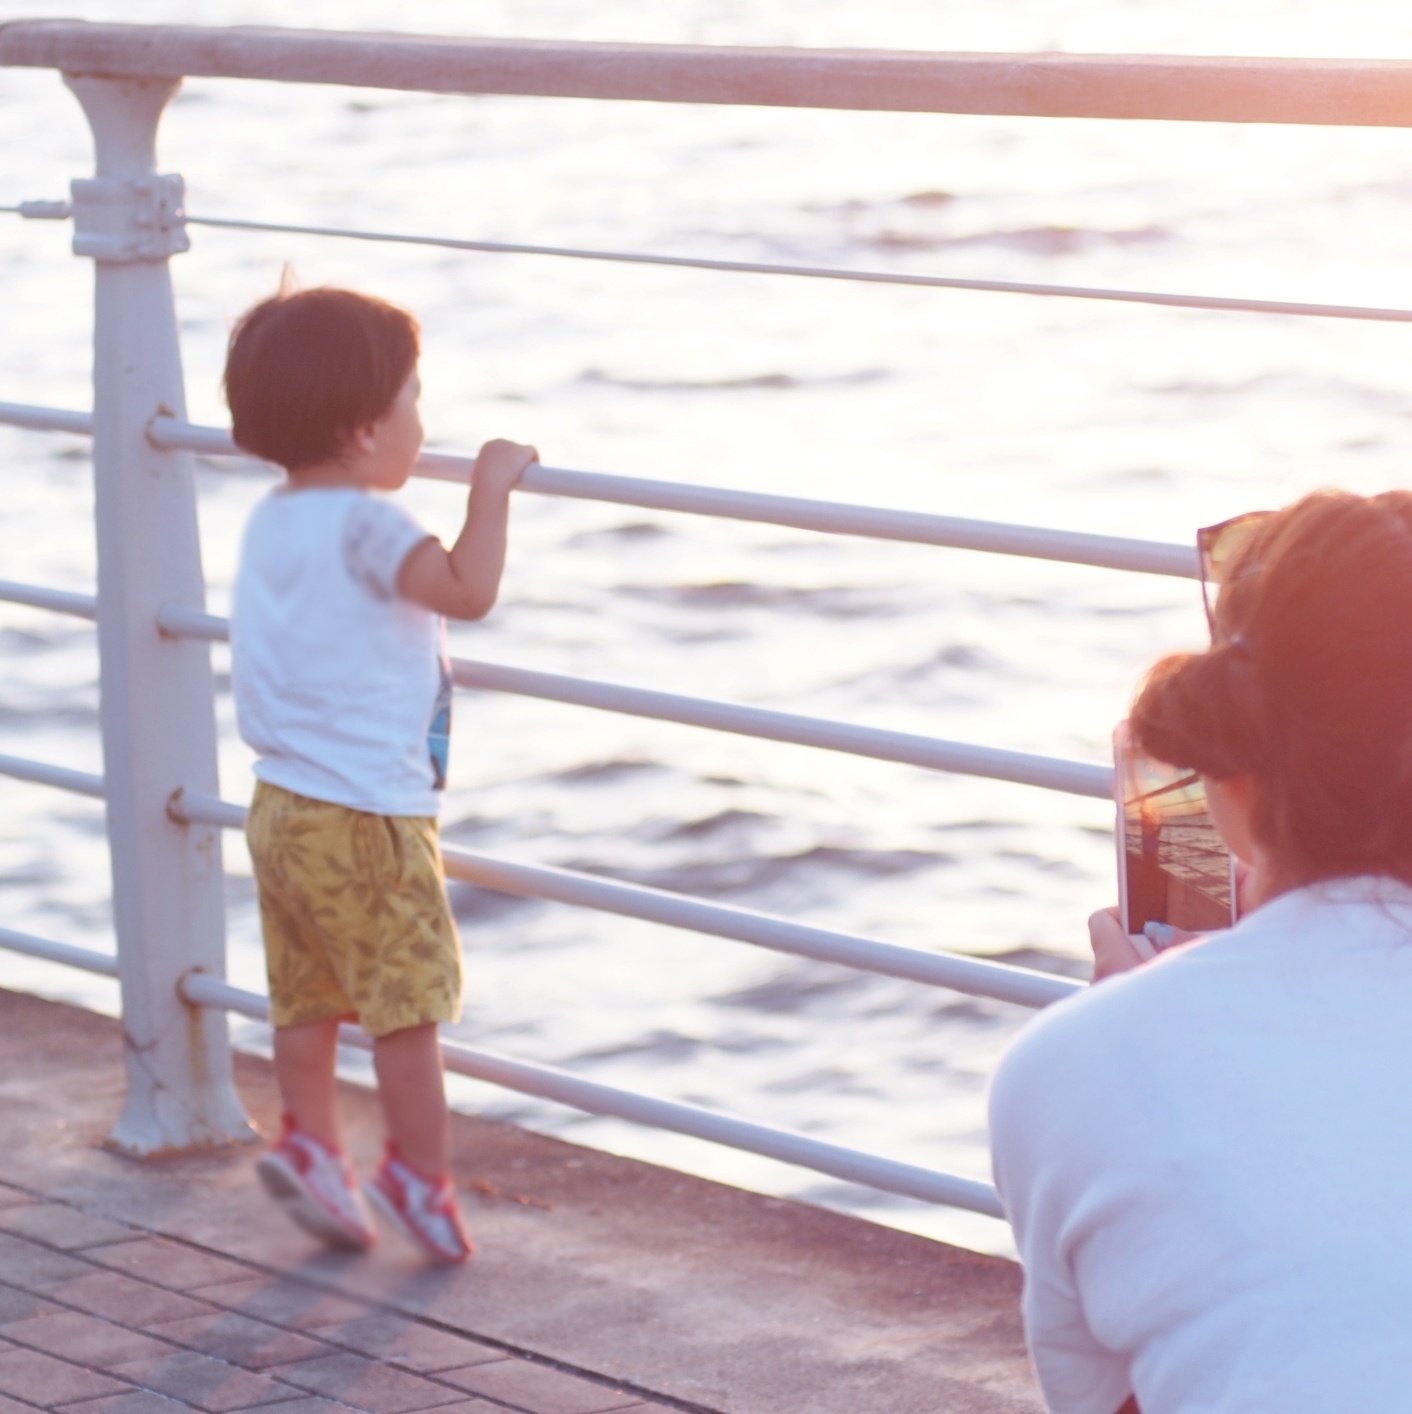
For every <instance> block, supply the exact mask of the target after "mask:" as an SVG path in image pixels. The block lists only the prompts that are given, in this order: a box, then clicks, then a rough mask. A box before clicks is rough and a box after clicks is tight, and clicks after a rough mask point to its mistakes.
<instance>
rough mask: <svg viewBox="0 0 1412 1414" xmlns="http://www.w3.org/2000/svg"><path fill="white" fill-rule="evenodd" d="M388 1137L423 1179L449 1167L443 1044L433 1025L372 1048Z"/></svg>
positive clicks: (387, 1038)
mask: <svg viewBox="0 0 1412 1414" xmlns="http://www.w3.org/2000/svg"><path fill="white" fill-rule="evenodd" d="M373 1065H374V1067H375V1069H376V1070H377V1077H378V1096H379V1098H380V1099H381V1100H382V1112H383V1115H384V1116H385V1118H386V1120H387V1132H388V1134H389V1135H390V1136H391V1138H392V1142H393V1143H394V1144H395V1145H396V1146H397V1152H398V1153H399V1154H400V1155H401V1156H402V1159H403V1161H404V1162H405V1163H406V1164H407V1165H408V1166H409V1167H410V1168H412V1169H414V1170H415V1171H416V1172H417V1173H419V1174H421V1175H423V1177H425V1178H431V1179H435V1178H440V1177H441V1175H442V1174H444V1173H445V1172H446V1171H447V1170H448V1169H449V1168H450V1166H451V1156H450V1138H449V1134H448V1123H447V1116H446V1087H445V1085H444V1084H443V1081H442V1074H441V1039H440V1037H439V1036H438V1035H437V1032H436V1024H435V1023H434V1022H428V1023H427V1024H426V1025H425V1026H409V1027H407V1028H406V1030H404V1031H393V1032H391V1033H390V1034H388V1035H386V1036H380V1037H378V1039H377V1040H376V1041H375V1042H374V1043H373Z"/></svg>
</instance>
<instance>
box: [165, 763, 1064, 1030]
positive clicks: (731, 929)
mask: <svg viewBox="0 0 1412 1414" xmlns="http://www.w3.org/2000/svg"><path fill="white" fill-rule="evenodd" d="M171 809H172V813H173V815H174V816H175V817H176V818H177V819H180V820H184V821H187V822H189V823H192V824H204V825H218V826H220V827H222V828H225V829H240V828H241V826H242V825H243V824H244V823H245V813H246V812H245V811H244V810H243V809H242V808H241V807H240V806H238V805H235V804H232V803H231V802H229V801H224V800H217V799H216V798H214V797H213V796H208V795H205V794H202V793H200V792H196V791H188V790H184V791H181V792H180V793H179V794H178V795H177V796H176V797H175V798H174V800H173V803H172V807H171ZM442 855H443V858H444V860H445V864H446V872H447V874H448V875H449V876H450V877H452V878H454V879H460V880H462V881H463V882H465V883H469V884H476V885H478V886H479V887H481V888H484V889H491V890H493V891H494V892H496V893H502V894H512V895H515V896H516V897H520V898H539V899H549V900H552V901H554V902H557V903H568V904H574V905H577V906H578V907H580V908H592V909H595V910H597V911H598V912H600V913H616V914H619V915H621V916H623V917H627V918H640V919H643V920H645V921H647V922H649V923H662V924H665V925H666V926H667V927H670V928H682V929H686V930H688V931H690V932H695V933H707V934H710V935H711V936H713V937H717V938H730V939H732V940H734V941H735V942H740V943H751V944H753V945H754V946H756V947H763V948H768V949H770V950H771V951H772V952H781V953H789V954H791V955H793V956H795V957H807V958H812V959H814V960H815V961H817V962H831V963H837V964H838V965H840V966H842V967H852V968H856V969H857V970H859V971H862V972H872V973H876V974H878V975H880V976H883V977H897V978H900V979H902V980H903V981H907V982H920V983H922V984H924V985H926V986H930V987H945V988H946V989H947V990H948V991H953V992H964V993H966V994H967V995H968V996H976V997H990V998H992V999H993V1000H995V1001H1004V1002H1013V1003H1015V1004H1016V1005H1017V1006H1028V1007H1044V1006H1049V1005H1050V1004H1051V1003H1052V1002H1057V1001H1062V1000H1063V999H1064V998H1065V997H1067V996H1070V995H1072V994H1073V993H1074V992H1078V991H1082V990H1083V984H1082V983H1081V982H1075V981H1073V980H1072V979H1070V978H1067V977H1053V976H1051V975H1049V974H1048V973H1044V972H1036V971H1034V970H1032V969H1030V968H1026V967H1012V966H1010V965H1009V964H1008V963H1003V962H992V961H990V960H988V959H986V958H977V957H965V956H963V955H961V954H959V953H933V952H923V951H922V950H921V949H920V948H904V947H898V946H897V945H896V944H894V943H880V942H878V941H877V940H876V939H873V938H862V937H858V936H857V935H855V934H852V933H837V932H833V931H832V930H830V929H826V928H814V927H810V926H809V925H807V924H804V923H794V922H792V921H790V920H789V919H787V918H776V917H774V916H772V915H770V914H767V913H757V912H756V911H754V910H753V909H748V908H736V907H733V906H731V905H729V904H720V903H708V902H707V901H706V900H704V899H696V898H691V897H689V896H687V895H685V894H675V893H669V892H667V891H666V890H665V889H653V888H648V887H646V886H644V885H642V884H626V883H622V882H620V881H618V880H616V879H604V878H601V877H599V876H597V875H594V874H584V873H580V872H578V871H577V870H572V869H557V868H554V867H552V866H550V865H544V864H522V863H518V862H517V861H515V860H510V859H502V858H499V857H497V856H496V855H491V854H481V853H478V852H475V851H472V850H466V849H460V848H456V847H454V846H450V845H448V846H446V847H444V848H443V850H442Z"/></svg>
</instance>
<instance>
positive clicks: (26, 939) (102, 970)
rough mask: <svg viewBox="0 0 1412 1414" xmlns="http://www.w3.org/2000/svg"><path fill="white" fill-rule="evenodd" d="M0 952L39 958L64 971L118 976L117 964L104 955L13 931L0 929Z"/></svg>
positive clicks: (69, 944)
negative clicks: (56, 963)
mask: <svg viewBox="0 0 1412 1414" xmlns="http://www.w3.org/2000/svg"><path fill="white" fill-rule="evenodd" d="M0 948H4V949H5V950H6V951H7V952H18V953H23V954H24V955H25V956H26V957H39V958H43V959H44V961H45V962H59V963H62V964H63V965H64V966H65V967H77V968H79V969H80V970H81V971H84V972H96V973H98V974H99V975H100V976H103V977H116V976H117V975H118V960H117V958H115V957H111V956H110V955H109V954H107V953H102V952H94V951H93V950H92V949H91V948H76V947H74V946H73V945H72V944H71V943H56V942H54V941H53V940H52V939H49V938H36V937H35V936H34V935H33V934H32V933H17V932H16V931H15V930H14V929H13V928H0Z"/></svg>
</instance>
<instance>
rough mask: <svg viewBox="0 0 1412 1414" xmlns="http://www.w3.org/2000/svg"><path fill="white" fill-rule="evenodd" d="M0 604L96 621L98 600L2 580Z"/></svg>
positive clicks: (0, 584) (68, 592) (89, 596)
mask: <svg viewBox="0 0 1412 1414" xmlns="http://www.w3.org/2000/svg"><path fill="white" fill-rule="evenodd" d="M0 602H3V603H6V604H27V605H28V606H29V607H30V608H32V609H51V610H53V612H54V613H56V614H69V615H70V616H72V617H73V618H76V619H89V620H95V619H97V617H98V600H97V597H96V596H94V595H92V594H75V593H73V592H72V591H71V590H68V589H45V588H44V587H43V586H42V585H38V584H16V583H15V582H14V581H13V580H9V579H0Z"/></svg>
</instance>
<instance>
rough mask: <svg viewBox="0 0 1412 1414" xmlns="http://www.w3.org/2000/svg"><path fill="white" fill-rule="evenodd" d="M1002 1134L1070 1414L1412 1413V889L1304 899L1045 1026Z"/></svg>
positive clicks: (1035, 1336)
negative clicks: (1138, 1413)
mask: <svg viewBox="0 0 1412 1414" xmlns="http://www.w3.org/2000/svg"><path fill="white" fill-rule="evenodd" d="M991 1137H992V1145H993V1151H994V1164H995V1181H996V1185H997V1187H998V1188H999V1190H1000V1194H1001V1197H1002V1199H1003V1200H1004V1203H1005V1209H1006V1212H1007V1214H1008V1215H1009V1217H1010V1221H1011V1224H1012V1225H1013V1227H1014V1230H1015V1236H1016V1240H1017V1242H1018V1244H1019V1249H1020V1256H1021V1258H1022V1260H1023V1262H1024V1266H1025V1324H1026V1329H1027V1332H1028V1337H1029V1342H1030V1348H1031V1351H1032V1353H1033V1355H1034V1360H1035V1364H1036V1366H1037V1368H1038V1371H1039V1376H1040V1381H1041V1384H1042V1385H1043V1388H1044V1393H1045V1397H1046V1399H1047V1400H1048V1403H1049V1407H1050V1409H1051V1410H1053V1411H1055V1414H1114V1411H1116V1410H1117V1409H1118V1407H1119V1406H1120V1405H1121V1404H1122V1403H1123V1402H1124V1400H1125V1399H1126V1398H1127V1397H1128V1395H1129V1393H1130V1392H1135V1393H1136V1394H1137V1397H1138V1402H1139V1404H1140V1405H1141V1407H1142V1411H1143V1414H1197V1412H1198V1411H1200V1414H1236V1411H1240V1414H1389V1411H1393V1410H1403V1409H1406V1410H1412V890H1409V889H1407V888H1404V887H1403V886H1401V885H1398V884H1395V883H1392V882H1391V881H1388V880H1374V879H1344V880H1339V881H1336V882H1334V883H1330V884H1322V885H1315V886H1312V887H1310V888H1306V889H1301V890H1298V891H1296V892H1294V893H1289V894H1285V895H1282V896H1281V897H1279V898H1277V899H1274V900H1273V901H1272V902H1270V903H1268V904H1266V905H1265V906H1264V907H1263V908H1261V909H1259V910H1257V911H1256V912H1255V913H1253V914H1251V915H1250V916H1249V917H1247V918H1245V919H1243V920H1242V921H1241V922H1240V923H1239V924H1238V925H1237V926H1236V927H1235V928H1233V929H1231V930H1230V931H1229V932H1226V933H1221V934H1217V935H1215V936H1213V937H1211V938H1209V939H1207V940H1205V941H1202V942H1199V943H1195V944H1192V945H1191V946H1188V947H1185V948H1181V949H1178V950H1176V951H1174V952H1172V953H1169V954H1166V955H1165V956H1164V957H1162V958H1161V959H1160V960H1158V961H1157V962H1154V963H1151V964H1149V965H1147V966H1145V967H1142V968H1140V969H1138V970H1137V971H1135V972H1131V973H1127V974H1124V975H1123V976H1121V977H1115V978H1113V979H1111V980H1109V981H1106V982H1104V983H1102V984H1101V985H1100V986H1098V987H1096V988H1094V989H1093V990H1091V991H1089V992H1086V993H1084V994H1082V995H1080V996H1077V997H1075V998H1073V999H1071V1000H1068V1001H1065V1002H1063V1003H1061V1004H1059V1005H1057V1006H1055V1007H1052V1008H1050V1009H1049V1010H1048V1011H1046V1012H1044V1013H1042V1014H1041V1015H1040V1016H1039V1017H1038V1018H1037V1019H1036V1020H1035V1022H1034V1023H1033V1024H1032V1025H1031V1026H1029V1027H1028V1028H1026V1030H1025V1031H1024V1032H1023V1033H1022V1035H1021V1036H1020V1038H1019V1040H1018V1041H1017V1042H1016V1044H1015V1046H1014V1047H1013V1048H1012V1049H1011V1051H1010V1052H1009V1053H1008V1054H1007V1056H1006V1057H1005V1059H1004V1061H1003V1062H1002V1064H1001V1066H1000V1069H999V1072H998V1074H997V1076H996V1079H995V1084H994V1088H993V1090H992V1094H991Z"/></svg>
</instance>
